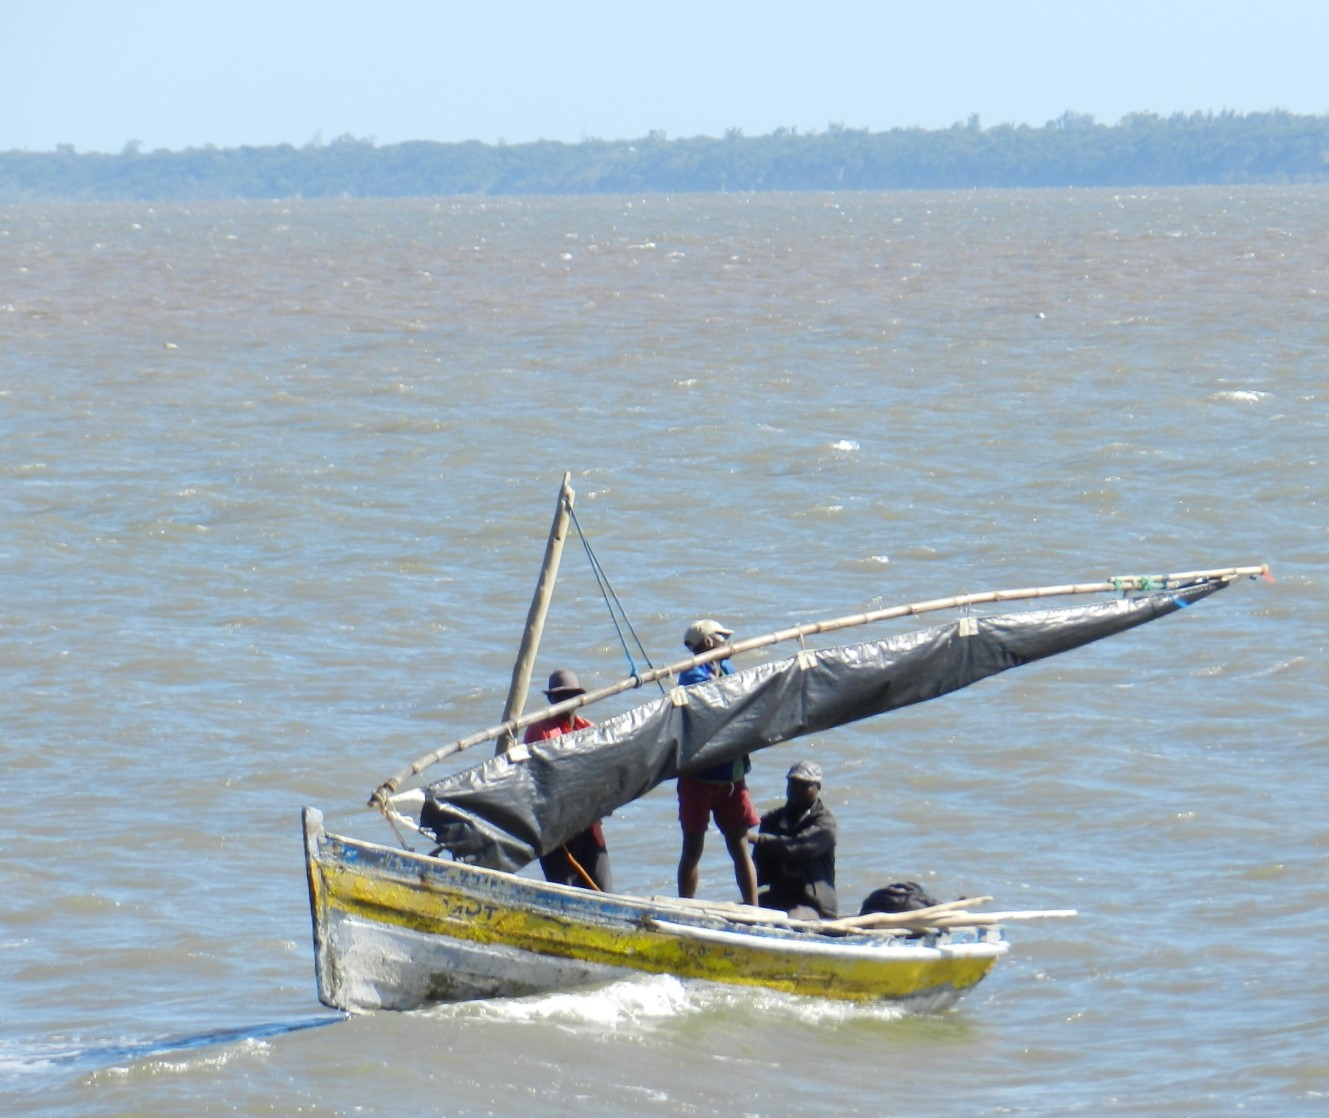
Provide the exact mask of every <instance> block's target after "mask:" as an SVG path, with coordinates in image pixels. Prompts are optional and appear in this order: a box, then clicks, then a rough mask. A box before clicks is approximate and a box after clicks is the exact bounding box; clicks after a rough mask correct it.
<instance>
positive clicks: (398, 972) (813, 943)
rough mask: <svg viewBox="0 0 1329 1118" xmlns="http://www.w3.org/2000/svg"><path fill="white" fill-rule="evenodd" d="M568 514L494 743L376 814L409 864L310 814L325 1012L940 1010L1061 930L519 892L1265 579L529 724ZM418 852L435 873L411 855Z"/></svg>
mask: <svg viewBox="0 0 1329 1118" xmlns="http://www.w3.org/2000/svg"><path fill="white" fill-rule="evenodd" d="M568 482H569V479H568V477H567V476H565V477H564V479H563V487H562V490H561V491H560V494H559V501H558V507H557V511H556V514H555V519H554V524H553V526H552V528H551V531H550V537H549V544H548V546H547V548H546V554H545V563H544V566H543V567H542V571H541V577H540V582H539V585H538V586H537V592H536V595H535V599H534V601H533V603H532V607H531V611H530V615H529V617H528V621H527V628H526V634H525V638H524V640H523V642H522V651H521V654H520V655H519V657H518V661H517V666H516V668H515V669H514V672H513V680H512V686H511V689H510V692H509V696H508V702H507V705H506V708H505V711H504V715H503V719H502V721H501V722H500V723H498V724H497V725H495V726H492V727H489V728H487V729H484V730H481V731H478V732H476V733H474V734H470V735H468V736H466V737H463V738H460V739H458V740H456V741H454V742H451V743H450V744H448V745H446V746H444V747H443V748H441V749H438V750H435V751H434V752H432V753H430V754H428V755H427V756H425V757H423V758H421V759H419V760H417V761H415V762H414V763H412V764H411V765H410V766H409V767H408V768H407V769H405V770H403V771H402V772H400V773H398V774H397V775H396V776H394V777H392V778H391V779H390V780H388V781H385V782H384V783H383V784H382V785H381V786H380V787H379V788H378V789H377V790H376V791H375V792H374V794H373V796H372V797H371V800H370V803H371V804H372V805H373V806H375V807H377V808H378V809H379V810H380V811H381V812H382V813H383V815H384V816H385V817H386V818H387V820H388V821H389V822H390V823H391V824H392V826H393V828H394V829H395V830H396V832H397V835H398V838H399V839H400V840H401V846H402V847H403V849H396V848H393V847H389V846H384V845H380V844H377V843H372V842H366V841H362V840H359V839H354V838H350V837H346V836H342V835H338V834H331V833H329V832H328V831H326V830H325V828H324V826H323V817H322V814H321V813H320V812H319V811H317V810H315V809H313V808H308V807H307V808H305V809H304V832H305V861H306V872H307V876H308V881H309V896H310V907H311V911H312V916H313V925H314V954H315V970H316V973H317V978H318V989H319V998H320V1000H322V1001H323V1002H324V1003H325V1004H326V1005H329V1006H333V1007H336V1008H341V1009H349V1010H369V1009H380V1008H384V1009H410V1008H413V1007H416V1006H419V1005H423V1004H426V1003H428V1002H431V1001H452V1000H461V999H468V998H486V997H509V996H519V995H525V994H532V993H539V992H544V991H551V990H561V989H568V988H573V987H578V986H586V985H590V984H595V983H601V982H605V981H609V980H612V979H615V978H620V977H623V976H627V975H631V974H633V973H648V974H672V975H677V976H679V977H681V978H685V979H705V980H709V981H714V982H722V983H730V984H735V985H749V986H760V987H765V988H769V989H774V990H780V991H785V992H788V993H793V994H801V995H813V996H819V997H826V998H837V999H845V1000H853V1001H893V1002H900V1003H904V1004H907V1005H909V1006H911V1007H913V1008H918V1009H927V1010H931V1009H938V1008H942V1007H945V1006H948V1005H950V1004H952V1003H953V1002H954V1001H955V1000H956V999H957V998H959V997H960V996H961V995H962V994H963V993H964V992H965V991H966V990H968V989H970V988H972V987H973V986H974V985H975V984H976V983H978V982H979V981H981V980H982V978H983V977H984V975H986V974H987V973H988V971H989V970H990V969H991V968H992V966H993V965H994V964H995V962H996V960H997V959H998V958H1000V957H1001V955H1002V954H1004V953H1005V952H1006V950H1007V944H1006V941H1005V939H1004V935H1003V932H1002V925H1004V924H1007V923H1010V922H1013V921H1015V920H1020V919H1029V918H1034V917H1042V916H1064V915H1072V914H1071V913H1069V912H1064V911H1058V912H1034V913H1030V912H1023V913H1021V912H1016V913H987V914H983V913H977V912H974V911H972V909H973V908H974V907H976V906H977V905H979V904H980V903H982V902H985V901H986V900H988V899H990V898H979V899H978V900H970V901H966V902H962V903H961V902H955V903H951V904H944V905H939V906H936V907H934V908H929V909H923V910H918V911H915V912H910V913H891V914H883V913H877V914H872V915H869V916H863V917H851V918H848V919H843V920H833V921H817V922H808V921H798V920H791V919H787V918H785V917H784V916H783V914H780V913H775V912H771V911H769V910H764V909H754V908H749V907H747V906H744V905H733V904H708V903H699V902H695V901H685V900H680V899H677V898H672V897H632V896H625V895H621V894H605V893H598V892H593V891H589V890H585V889H576V888H570V887H567V886H562V885H554V884H549V883H546V882H543V881H538V880H534V879H532V878H530V877H522V876H519V871H520V870H521V869H522V868H523V867H525V866H527V865H528V864H530V863H531V862H533V861H534V860H535V859H537V858H539V857H540V856H541V855H543V854H546V853H548V852H549V851H551V850H554V849H556V848H557V847H559V846H560V845H561V844H562V843H564V842H565V841H567V840H568V839H569V838H570V837H571V836H572V835H574V834H576V833H578V832H579V831H581V830H584V829H585V828H586V827H587V826H588V825H589V824H590V823H591V822H593V821H594V820H596V819H599V818H601V817H602V816H605V815H608V814H610V813H611V812H612V811H614V810H615V809H616V808H618V807H621V806H622V805H624V804H626V803H628V802H631V801H632V800H634V799H636V798H637V797H639V796H641V795H643V794H645V793H646V792H648V791H649V790H650V789H651V788H653V787H655V786H657V785H658V784H660V783H662V782H663V781H666V780H670V779H673V778H674V777H677V776H679V775H681V774H683V773H686V772H692V771H698V770H701V769H704V768H707V767H709V766H711V765H714V764H718V763H720V762H723V761H725V760H730V759H733V758H735V757H738V756H740V755H742V754H744V753H750V752H755V751H757V750H759V749H764V748H767V747H769V746H773V745H776V744H778V743H780V742H784V741H789V740H792V739H794V738H797V737H801V736H803V735H805V734H809V733H814V732H818V731H820V730H823V729H826V728H828V727H831V726H836V725H841V724H844V723H847V722H851V721H855V720H858V719H861V718H866V717H870V716H874V715H877V714H881V713H884V712H886V711H888V710H892V709H895V708H896V707H900V706H905V705H907V704H911V703H916V702H923V701H926V700H928V699H932V698H935V697H938V696H940V695H943V694H946V693H947V692H950V691H953V690H956V689H958V688H961V687H965V686H967V685H968V684H970V683H973V682H975V681H977V680H979V679H983V678H986V677H987V676H990V675H994V674H996V673H998V672H1001V671H1005V670H1006V669H1007V668H1011V667H1016V666H1019V665H1021V664H1025V663H1029V662H1031V661H1033V660H1037V659H1041V658H1043V657H1045V656H1051V655H1055V654H1056V653H1058V652H1062V651H1066V650H1068V649H1071V648H1075V647H1078V646H1079V645H1082V644H1086V643H1089V642H1091V641H1095V640H1099V639H1101V638H1103V637H1106V636H1110V635H1112V634H1114V633H1119V632H1123V631H1125V630H1127V629H1130V628H1134V627H1135V626H1137V625H1140V624H1143V623H1145V622H1147V621H1151V620H1153V619H1155V618H1157V617H1162V616H1164V615H1166V614H1168V613H1172V612H1175V611H1176V610H1178V609H1181V608H1183V607H1185V606H1188V605H1190V604H1192V603H1193V602H1197V601H1199V600H1200V599H1202V598H1205V597H1208V596H1209V595H1210V594H1212V593H1214V592H1216V591H1217V590H1219V589H1222V588H1223V587H1225V586H1227V585H1229V584H1230V583H1231V582H1233V581H1235V580H1237V579H1239V578H1245V577H1253V576H1256V575H1264V576H1266V577H1267V574H1268V572H1267V570H1266V568H1264V567H1263V566H1249V567H1227V568H1221V569H1216V570H1203V571H1191V572H1186V573H1183V574H1173V575H1155V576H1128V577H1119V578H1112V579H1107V580H1103V581H1098V582H1091V583H1081V584H1070V585H1059V586H1045V587H1033V588H1026V589H1020V590H999V591H990V592H987V593H981V594H966V595H962V596H958V597H952V598H942V599H935V600H931V601H927V602H918V603H914V604H911V605H904V606H898V607H893V608H890V609H882V610H876V611H873V612H871V613H860V614H855V615H852V616H848V617H841V618H835V619H831V620H827V621H821V622H815V623H811V624H807V625H801V626H795V627H792V628H788V629H784V630H780V631H778V632H775V633H769V634H766V635H764V636H760V637H756V638H752V639H750V640H745V641H739V642H734V643H732V644H730V645H726V646H724V647H722V648H718V649H714V650H712V651H710V652H707V653H705V654H703V655H700V656H693V657H690V658H688V659H686V660H683V661H679V662H678V663H674V664H670V665H668V666H666V667H664V668H659V669H654V668H653V669H651V670H649V671H646V672H640V673H637V674H636V675H633V676H631V677H630V678H628V679H624V680H622V681H620V682H618V683H616V684H614V685H612V686H610V687H606V688H602V689H600V690H597V691H591V692H588V693H586V694H583V695H579V696H577V697H576V698H573V699H569V700H567V701H565V702H562V703H558V704H556V705H554V706H551V707H546V708H544V709H541V710H538V711H534V712H532V713H530V714H525V715H521V714H519V711H520V710H521V708H522V706H523V705H524V702H525V696H526V692H527V689H528V687H529V681H530V672H531V667H532V665H533V663H534V656H535V649H536V647H537V646H538V642H539V635H540V631H541V628H542V626H543V620H544V615H545V610H546V609H547V607H548V603H549V599H550V596H551V593H552V585H553V578H554V575H555V572H556V570H557V566H558V556H559V553H560V552H561V549H562V540H563V538H564V536H565V535H566V531H567V526H568V520H569V515H570V513H571V508H572V501H573V493H572V490H571V487H570V485H569V483H568ZM1090 594H1097V595H1112V597H1111V598H1109V599H1108V600H1106V601H1099V602H1095V603H1092V604H1087V605H1085V604H1079V605H1073V606H1062V607H1055V608H1041V609H1025V610H1022V611H1018V612H1012V613H1006V614H1003V615H999V616H992V617H977V616H975V615H974V614H973V613H972V612H969V611H971V610H972V609H973V608H974V607H976V606H979V605H985V604H993V603H1006V602H1027V601H1031V600H1036V599H1047V598H1055V597H1066V596H1083V595H1090ZM944 610H964V611H966V612H964V613H963V614H962V615H961V616H960V617H959V618H958V619H957V620H955V621H952V622H950V623H949V624H943V625H939V626H934V627H931V628H927V629H923V630H919V631H917V632H913V633H907V634H904V635H901V636H894V637H889V638H886V639H882V640H872V641H865V642H860V643H856V644H850V645H842V646H834V647H828V648H820V649H815V650H814V649H808V648H804V647H802V642H803V641H804V640H805V639H806V638H807V637H809V636H811V635H813V634H826V633H833V632H839V631H841V630H847V629H853V628H860V627H864V626H869V625H873V624H876V623H879V622H882V621H886V620H889V619H893V618H899V617H905V616H911V615H923V614H928V613H933V612H938V611H944ZM786 642H798V644H799V647H798V649H797V651H795V653H794V654H793V655H791V656H789V657H787V658H784V659H777V660H769V661H766V662H765V663H762V664H759V665H757V666H756V667H753V668H748V669H746V670H742V671H738V672H736V673H734V674H733V675H728V676H721V677H719V678H716V679H713V680H711V681H710V682H708V683H704V684H697V685H693V686H691V687H686V688H679V687H675V688H673V689H672V690H669V691H666V692H665V693H664V694H663V695H662V696H660V697H659V698H656V699H654V700H651V701H649V702H645V703H642V704H640V705H638V706H635V707H633V708H632V709H631V710H628V711H626V712H624V713H622V714H619V715H615V716H612V717H610V718H608V719H605V720H603V721H601V722H599V723H598V724H597V725H595V726H592V727H590V728H589V729H585V730H581V731H578V732H576V733H572V734H568V735H564V736H562V737H559V738H554V739H550V740H548V741H543V742H538V743H532V744H530V745H516V744H515V742H516V737H517V735H518V733H519V732H520V731H521V730H522V729H523V728H524V727H526V726H528V725H530V724H531V723H533V722H536V721H538V720H541V719H544V718H547V717H549V716H551V715H554V714H562V713H564V712H566V711H569V710H575V709H577V708H579V707H582V706H586V705H590V704H593V703H596V702H600V701H602V700H604V699H606V698H608V697H610V696H612V695H617V694H621V693H623V692H625V691H628V690H632V689H635V688H639V687H641V686H643V685H644V684H647V683H653V682H655V681H657V680H671V679H674V678H676V677H677V675H678V674H679V673H681V672H682V671H684V670H686V669H687V668H689V667H692V666H694V665H696V664H699V663H704V662H707V661H709V660H712V659H719V658H722V657H724V658H727V657H730V656H733V655H736V654H739V653H743V652H747V651H751V650H753V649H757V648H764V647H769V646H772V645H777V644H780V643H786ZM488 742H495V743H496V744H497V753H496V754H495V756H493V757H492V758H491V759H489V760H487V761H485V762H484V763H482V764H480V765H476V766H474V767H472V768H469V769H465V770H463V771H461V772H457V773H454V774H452V775H450V776H446V777H444V778H442V779H440V780H437V781H435V782H434V783H432V784H430V785H428V786H427V787H421V786H419V784H418V780H417V778H418V777H419V774H420V773H422V772H423V771H424V770H425V769H427V768H429V767H430V766H432V765H434V764H436V763H438V762H439V761H441V760H443V759H444V758H447V757H450V756H452V755H454V754H456V753H459V752H461V751H463V750H466V749H469V748H471V747H472V746H475V745H479V744H483V743H488ZM407 833H414V834H415V835H417V836H418V839H419V841H420V842H422V844H423V845H424V846H425V847H427V848H429V852H427V853H426V852H416V851H412V850H410V849H405V847H406V846H407V845H408V843H407V840H406V838H405V835H406V834H407Z"/></svg>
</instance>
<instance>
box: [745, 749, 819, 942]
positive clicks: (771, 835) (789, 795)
mask: <svg viewBox="0 0 1329 1118" xmlns="http://www.w3.org/2000/svg"><path fill="white" fill-rule="evenodd" d="M835 837H836V836H835V816H834V815H832V814H831V813H830V811H829V810H828V809H827V807H826V805H825V804H823V803H822V802H821V766H820V765H817V764H813V763H812V762H811V761H799V762H798V764H796V765H794V766H793V768H791V769H790V770H789V772H788V774H787V775H786V777H785V802H784V806H783V807H778V808H776V809H775V810H774V811H768V812H767V813H766V814H765V815H763V816H762V817H761V830H760V832H758V834H757V837H756V838H755V839H754V840H753V860H754V861H755V862H756V865H757V879H758V880H759V881H760V882H761V884H762V885H764V886H766V891H765V892H764V893H762V895H761V897H760V900H761V906H762V907H763V908H777V909H781V910H783V911H784V912H787V913H788V914H789V915H790V916H791V917H793V918H794V919H796V920H816V919H818V918H820V919H823V920H830V919H834V917H835V914H836V903H837V902H836V897H835Z"/></svg>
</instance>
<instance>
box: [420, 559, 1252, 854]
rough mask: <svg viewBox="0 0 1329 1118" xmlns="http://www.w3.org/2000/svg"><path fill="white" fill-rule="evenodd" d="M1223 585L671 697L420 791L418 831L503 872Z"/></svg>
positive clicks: (832, 660)
mask: <svg viewBox="0 0 1329 1118" xmlns="http://www.w3.org/2000/svg"><path fill="white" fill-rule="evenodd" d="M1225 585H1227V582H1226V581H1224V580H1221V579H1212V580H1205V581H1202V582H1197V583H1194V584H1191V585H1187V586H1181V587H1178V588H1176V589H1172V590H1166V591H1161V592H1155V593H1149V594H1143V595H1140V596H1138V597H1134V598H1125V597H1123V598H1118V599H1114V600H1112V601H1108V602H1098V603H1095V604H1092V605H1080V606H1066V607H1061V608H1056V609H1040V610H1029V611H1025V612H1019V613H1010V614H1004V615H1001V616H996V617H973V616H965V617H961V618H960V619H959V620H957V621H953V622H951V623H950V624H947V625H939V626H936V627H935V628H928V629H922V630H919V631H917V632H913V633H905V634H903V635H900V636H895V637H890V638H887V639H885V640H878V641H868V642H864V643H861V644H852V645H843V646H840V647H836V648H825V649H817V650H815V651H814V650H805V651H802V652H800V653H798V654H797V655H795V656H792V657H789V658H787V659H782V660H772V661H769V662H767V663H764V664H760V665H758V666H756V667H753V668H748V669H747V670H745V671H740V672H736V673H735V674H733V675H728V676H721V677H719V678H717V679H714V680H712V681H710V682H708V683H700V684H694V685H693V686H691V687H686V688H675V689H674V690H673V691H671V692H669V693H668V694H666V695H664V696H662V697H661V698H659V699H656V700H654V701H653V702H649V703H645V704H643V705H642V706H639V707H636V708H634V709H632V710H629V711H627V712H625V713H623V714H619V715H616V716H614V717H612V718H608V719H606V720H605V721H604V722H601V723H599V724H598V725H596V726H593V727H591V728H590V729H587V730H580V731H578V732H577V733H574V734H568V735H565V736H563V737H558V738H552V739H549V740H547V741H541V742H535V743H533V744H531V745H527V746H519V747H517V748H516V749H514V750H512V751H511V752H509V753H506V754H502V755H500V756H497V757H494V758H493V759H492V760H490V761H487V762H486V763H484V764H482V765H478V766H476V767H474V768H471V769H467V770H465V771H463V772H459V773H455V774H453V775H452V776H449V777H446V778H444V779H443V780H439V781H436V782H435V783H433V784H431V785H430V786H429V787H428V789H427V790H426V796H425V803H424V807H423V809H422V812H421V816H420V823H421V826H422V827H423V828H425V829H426V830H428V831H430V832H432V833H433V834H434V835H435V836H437V838H438V841H439V843H440V844H441V845H442V846H443V847H445V848H446V849H447V850H449V851H450V852H451V853H452V854H453V856H454V857H456V858H458V859H459V860H462V861H465V862H470V863H473V864H475V865H481V866H488V867H490V868H493V869H500V870H507V871H509V872H514V871H516V870H519V869H520V868H521V867H522V866H524V865H526V864H527V863H529V862H531V861H533V860H534V859H535V858H537V857H539V856H540V855H542V854H545V853H547V852H548V851H550V850H553V849H555V848H557V847H558V846H560V845H561V844H562V843H564V842H565V841H567V839H569V838H570V837H571V836H573V835H575V834H577V833H578V832H580V831H582V830H585V828H586V827H588V826H589V825H590V824H591V823H593V822H594V821H595V820H597V819H600V818H603V817H604V816H607V815H609V814H610V813H611V812H613V811H614V810H615V809H616V808H619V807H622V806H623V805H624V804H626V803H630V802H631V801H632V800H635V799H636V798H637V797H639V796H641V795H644V794H645V793H646V792H649V791H650V790H651V789H652V788H654V787H655V786H656V785H657V784H660V783H662V782H663V781H666V780H670V779H672V778H674V777H677V776H679V775H680V774H684V773H689V772H696V771H699V770H701V769H705V768H707V767H709V766H711V765H715V764H719V763H720V762H722V761H728V760H733V759H734V758H737V757H740V756H742V755H743V754H744V753H753V752H756V751H757V750H759V749H764V748H766V747H767V746H771V745H776V744H778V743H779V742H783V741H789V740H791V739H793V738H798V737H801V736H803V735H805V734H812V733H818V732H820V731H823V730H826V729H829V728H830V727H832V726H839V725H843V724H845V723H847V722H854V721H857V720H859V719H862V718H868V717H870V716H871V715H874V714H881V713H884V712H885V711H888V710H894V709H896V708H897V707H903V706H908V705H910V704H912V703H920V702H924V701H926V700H928V699H933V698H936V697H937V696H939V695H944V694H947V693H948V692H950V691H956V690H958V689H960V688H962V687H966V686H968V685H969V684H971V683H975V682H977V681H978V680H980V679H985V678H987V677H988V676H991V675H996V674H997V673H998V672H1003V671H1005V670H1006V669H1007V668H1014V667H1018V666H1019V665H1021V664H1027V663H1030V662H1032V661H1034V660H1040V659H1042V658H1044V657H1046V656H1052V655H1055V654H1056V653H1058V652H1065V651H1067V650H1068V649H1072V648H1077V647H1079V646H1080V645H1083V644H1088V643H1090V642H1091V641H1096V640H1100V639H1101V638H1103V637H1107V636H1111V635H1113V634H1114V633H1120V632H1124V631H1125V630H1127V629H1131V628H1134V627H1135V626H1137V625H1142V624H1144V623H1145V622H1146V621H1152V620H1154V619H1155V618H1158V617H1162V616H1164V615H1165V614H1169V613H1172V612H1174V611H1175V610H1178V609H1180V608H1182V607H1184V606H1188V605H1190V604H1191V603H1192V602H1196V601H1199V600H1200V599H1201V598H1204V597H1207V596H1208V595H1210V594H1212V593H1213V592H1214V591H1215V590H1218V589H1220V588H1221V587H1223V586H1225Z"/></svg>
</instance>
